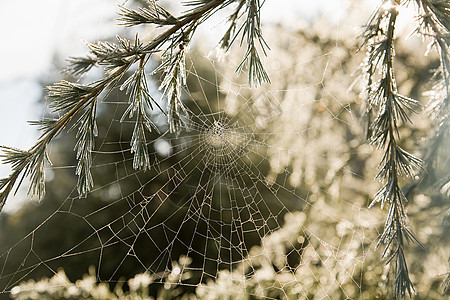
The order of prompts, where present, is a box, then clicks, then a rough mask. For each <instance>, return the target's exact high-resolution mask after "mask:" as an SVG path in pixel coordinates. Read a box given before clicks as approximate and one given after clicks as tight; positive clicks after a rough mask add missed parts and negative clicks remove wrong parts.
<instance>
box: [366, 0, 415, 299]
mask: <svg viewBox="0 0 450 300" xmlns="http://www.w3.org/2000/svg"><path fill="white" fill-rule="evenodd" d="M388 4H391V5H388ZM399 4H400V3H399V1H384V2H383V5H382V6H380V7H379V8H378V10H377V11H376V13H375V14H373V15H372V17H371V18H370V20H369V23H368V25H367V26H366V30H365V32H364V35H363V37H364V44H369V46H368V50H369V51H368V61H367V68H366V71H367V73H368V82H369V83H370V86H369V87H368V91H369V94H368V99H367V101H368V104H367V105H366V107H367V108H368V109H367V112H368V113H369V114H374V113H376V118H375V119H374V120H373V121H371V124H370V141H371V143H372V144H375V145H377V147H378V148H381V149H384V155H383V158H382V160H381V162H380V170H379V172H378V174H377V176H376V178H377V179H380V180H382V181H384V182H385V185H384V186H383V187H382V188H381V189H380V190H379V191H378V193H377V194H376V195H375V198H374V200H373V201H372V203H371V204H370V205H369V207H372V206H373V205H375V204H376V203H378V202H380V203H381V207H382V208H383V207H384V206H385V205H386V204H388V205H389V206H390V208H389V213H388V216H387V219H386V223H385V226H384V231H383V233H382V235H381V237H380V240H379V243H378V245H380V244H384V245H385V246H384V251H383V254H382V256H383V257H385V256H389V259H388V261H387V264H393V265H394V268H393V269H394V273H395V286H394V294H395V297H396V298H402V299H403V298H404V297H405V295H406V292H407V293H408V294H409V295H410V296H411V294H412V293H413V292H414V287H413V284H412V282H411V280H410V278H409V273H408V267H407V263H406V258H405V252H404V249H405V245H404V240H406V241H407V242H417V243H419V244H420V242H419V241H418V239H417V238H416V237H415V236H414V234H413V233H412V232H411V231H410V230H409V229H408V228H407V224H406V212H405V203H406V202H407V198H406V197H405V195H404V194H403V192H402V190H401V187H400V184H399V179H400V178H399V177H400V176H412V175H413V170H414V169H415V168H418V167H420V165H421V160H420V159H418V158H416V157H415V156H413V155H412V154H410V153H408V152H406V151H405V150H403V149H402V148H401V147H400V146H398V139H399V126H400V123H408V122H410V119H409V116H408V115H409V113H410V112H411V111H412V109H413V106H414V105H416V103H417V101H415V100H413V99H410V98H408V97H405V96H403V95H400V94H399V93H398V91H397V85H396V81H395V75H394V68H393V57H394V53H395V51H394V36H395V23H396V19H397V15H398V11H397V6H398V5H399ZM377 71H378V72H377ZM377 74H381V75H380V78H379V79H378V80H375V79H376V78H375V77H376V76H377ZM368 119H369V120H372V118H370V116H369V118H368Z"/></svg>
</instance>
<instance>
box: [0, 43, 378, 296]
mask: <svg viewBox="0 0 450 300" xmlns="http://www.w3.org/2000/svg"><path fill="white" fill-rule="evenodd" d="M269 35H270V34H269ZM299 39H300V40H299V41H294V42H292V45H290V46H289V47H296V45H298V44H299V43H300V42H301V39H305V37H301V38H299ZM305 49H306V50H305V53H306V55H305V56H304V57H302V58H301V59H300V60H297V61H292V60H289V58H286V57H283V59H281V58H280V59H278V60H277V59H276V58H275V57H272V58H269V59H268V65H269V66H268V70H269V74H270V76H271V78H272V79H273V81H274V82H273V83H272V85H270V86H263V87H260V88H257V89H252V88H249V87H248V86H247V85H246V84H245V83H244V82H245V79H242V78H240V77H239V78H236V75H235V74H234V70H235V69H236V65H235V62H236V61H238V60H236V59H234V58H232V57H226V58H225V59H226V61H225V62H218V61H216V60H214V59H211V58H206V57H205V56H204V55H200V54H198V53H197V54H196V55H193V56H189V57H188V65H189V67H188V85H187V88H186V90H185V93H184V100H183V101H184V105H185V107H186V111H187V114H186V115H185V116H184V117H183V122H184V129H183V130H182V131H181V132H180V133H171V132H169V130H168V126H167V121H166V117H165V115H164V114H162V113H160V112H157V111H153V112H149V113H150V114H151V115H152V119H153V121H154V122H155V124H156V126H157V127H158V128H159V129H160V131H161V133H156V132H152V133H148V149H149V152H150V157H151V161H152V164H151V166H150V167H149V169H148V170H135V169H133V167H132V165H133V155H132V154H131V151H130V146H129V145H130V141H131V131H132V128H133V126H134V122H133V120H129V119H127V120H126V121H125V122H120V120H121V117H122V114H123V112H124V110H125V109H126V107H127V105H128V104H127V102H126V97H125V96H124V95H123V94H121V92H120V91H119V89H114V91H113V92H112V93H111V95H110V96H109V97H108V98H107V99H106V100H105V101H103V103H102V104H101V105H100V107H102V108H100V109H99V119H100V118H105V119H107V120H109V121H106V122H103V123H104V124H103V123H102V124H100V125H99V132H100V133H99V134H100V136H99V137H98V138H97V139H96V144H97V147H96V149H95V151H94V153H93V156H94V161H93V170H92V171H93V174H94V180H95V182H96V187H95V188H94V190H93V191H92V192H91V193H90V194H89V195H88V197H87V198H86V199H84V198H82V199H80V198H78V197H77V195H76V194H75V192H74V191H72V192H71V193H70V194H69V196H67V197H66V198H65V200H63V201H59V202H58V201H57V206H56V208H55V209H54V211H53V213H51V214H50V215H48V216H47V217H45V218H43V219H42V220H41V221H39V222H38V226H36V227H35V228H34V229H32V230H31V232H29V233H25V234H23V235H22V236H17V237H16V238H15V240H16V243H15V244H14V245H13V246H11V247H9V248H7V249H6V250H4V251H3V252H2V255H1V257H0V268H1V271H0V284H1V286H0V289H1V291H2V293H4V294H9V293H11V291H12V292H15V293H17V292H18V290H17V288H16V290H14V289H15V287H16V286H17V285H18V284H19V283H20V282H22V281H23V280H27V279H28V278H32V277H35V278H36V276H43V274H46V276H52V275H54V276H56V277H57V276H59V274H60V273H59V271H58V269H59V268H60V267H64V269H65V270H66V271H69V269H70V268H71V266H75V265H76V266H77V267H79V268H81V269H84V270H85V271H84V272H86V271H87V269H88V267H89V265H94V266H95V274H96V276H97V278H96V279H97V280H98V281H101V282H108V283H111V284H113V283H117V282H125V281H126V280H124V279H123V277H124V276H125V275H127V276H133V275H136V274H139V273H145V274H148V276H149V278H150V280H151V282H152V283H151V286H152V287H154V288H156V289H161V288H164V289H166V290H169V291H171V292H172V296H173V297H175V296H177V293H180V292H179V290H177V288H178V287H181V288H183V291H184V292H186V291H190V292H193V291H195V292H196V293H197V295H198V296H204V297H208V296H211V295H216V296H217V295H219V296H220V295H222V294H221V293H223V295H226V293H231V294H232V295H234V296H236V297H239V296H242V295H245V294H248V295H251V296H255V297H262V298H267V299H277V298H280V297H286V298H287V297H288V295H293V294H297V295H298V297H299V298H304V299H316V298H317V299H319V298H320V299H321V298H334V297H336V296H337V295H338V296H340V297H355V295H361V294H362V292H363V290H364V289H363V277H364V269H365V264H366V260H367V258H368V255H369V254H370V255H372V256H377V254H376V253H373V252H371V250H373V249H370V248H373V247H372V244H373V241H374V239H375V238H376V236H377V232H376V230H375V229H374V226H375V225H376V224H379V222H380V219H379V215H378V214H377V211H376V210H373V211H370V212H369V211H368V210H367V209H366V208H365V207H366V203H365V201H366V198H365V197H364V196H362V195H361V194H358V193H359V192H360V191H358V189H357V188H356V187H355V185H358V184H360V183H361V182H363V175H361V174H359V173H358V172H356V171H354V170H353V168H352V167H351V166H349V162H351V159H350V158H349V157H343V156H345V155H354V154H355V155H356V149H357V147H356V146H355V145H353V146H352V145H351V144H352V143H353V144H354V139H350V140H351V141H353V142H351V141H348V136H347V137H346V136H345V135H346V134H347V135H349V133H348V129H345V128H346V127H348V126H354V124H355V123H356V121H357V120H356V118H355V117H354V113H353V112H352V110H351V103H350V100H348V99H341V98H339V97H338V96H335V95H334V94H333V93H331V91H330V90H334V89H335V86H333V85H332V84H330V87H329V88H328V84H329V83H328V82H329V81H331V82H333V80H335V79H336V77H337V78H339V76H340V74H334V73H330V68H333V66H334V68H335V69H337V70H342V71H343V70H344V67H343V66H342V57H344V56H346V54H345V53H342V49H341V48H340V46H339V45H338V44H336V43H335V44H334V45H332V46H331V50H330V51H326V50H324V49H319V51H320V52H317V51H315V50H314V49H313V48H311V49H310V50H311V51H309V52H308V51H307V48H306V47H305ZM313 50H314V51H313ZM299 70H301V71H299ZM333 70H334V69H333ZM148 72H149V73H150V72H151V70H148ZM299 72H300V73H301V72H303V73H301V74H303V75H301V76H299V79H298V80H297V81H296V80H292V79H289V76H287V74H299ZM343 72H344V71H343ZM244 77H245V76H244ZM277 78H284V79H286V78H288V82H289V80H290V83H289V84H287V85H286V84H283V83H282V82H281V81H279V80H277ZM149 84H151V85H152V86H155V85H156V83H154V82H149ZM342 85H345V84H344V83H343V84H342ZM347 87H348V85H346V86H345V87H343V89H346V88H347ZM341 89H342V87H341ZM155 93H156V92H155ZM155 98H156V97H155ZM99 122H100V121H99ZM343 128H344V129H343ZM319 137H320V138H319ZM342 141H347V144H349V145H346V146H345V147H344V146H339V145H340V143H341V142H342ZM336 145H337V146H336ZM55 147H56V148H58V147H57V146H55ZM59 147H60V148H63V146H59ZM57 150H58V149H56V150H55V152H56V151H57ZM346 151H350V152H347V154H345V153H346ZM351 151H355V152H351ZM56 160H57V159H56ZM49 168H50V170H52V172H54V174H55V176H56V177H59V176H67V174H68V173H73V170H74V168H75V163H71V164H68V165H66V166H59V167H58V166H57V165H56V164H54V166H53V167H49ZM71 180H73V179H71ZM70 182H72V181H70V180H69V183H70ZM67 185H68V186H69V184H67ZM49 187H50V189H51V183H49ZM50 193H52V192H51V191H50ZM55 194H56V195H59V194H60V193H59V194H58V193H57V192H55ZM355 195H356V196H355ZM44 203H45V200H44ZM66 224H67V226H68V228H67V226H66ZM58 227H61V230H58ZM51 231H55V232H58V234H59V235H57V236H55V235H51V237H48V235H49V234H48V233H49V232H51ZM71 231H74V232H78V233H79V234H78V235H75V234H73V235H72V234H71ZM65 239H69V241H67V240H65ZM45 243H50V244H58V243H61V247H60V248H59V250H58V251H59V252H58V253H57V254H55V252H54V251H53V252H51V251H46V249H45V247H42V246H37V245H42V244H45ZM53 248H54V246H53ZM23 249H26V251H24V250H23ZM77 275H78V277H77V278H71V279H72V280H73V281H74V280H76V279H78V278H81V276H80V275H81V274H77ZM72 276H75V275H72ZM59 284H60V285H61V284H62V285H64V283H61V282H59ZM66 284H67V285H71V284H70V283H69V282H67V283H66ZM230 290H231V292H230ZM211 297H212V296H211Z"/></svg>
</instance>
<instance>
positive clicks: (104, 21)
mask: <svg viewBox="0 0 450 300" xmlns="http://www.w3.org/2000/svg"><path fill="white" fill-rule="evenodd" d="M124 2H126V1H125V0H39V1H36V0H21V1H1V2H0V36H1V37H2V46H1V47H0V55H1V57H2V59H3V60H2V68H1V69H0V103H1V108H2V109H1V110H0V145H6V146H12V147H18V148H21V149H28V148H30V146H32V145H33V144H34V142H35V141H36V139H37V137H38V135H37V133H36V131H35V129H34V128H33V127H31V126H29V125H28V123H27V121H28V120H37V119H39V117H40V115H41V106H40V105H38V104H37V101H38V100H39V99H40V97H41V95H42V87H41V85H40V83H39V81H45V79H46V74H47V72H48V70H49V69H50V67H51V66H52V59H53V57H54V55H55V54H56V53H58V55H60V56H61V57H68V56H79V55H83V54H85V47H84V45H83V43H82V42H81V40H87V41H95V40H98V39H104V38H107V37H111V36H114V35H115V33H117V32H118V30H121V29H120V28H119V27H118V26H115V25H114V24H115V23H116V21H115V20H114V18H115V17H116V15H115V13H116V11H117V4H123V3H124ZM286 7H288V8H289V9H288V10H286V9H285V8H286ZM340 7H341V1H340V0H316V1H301V0H266V3H265V5H264V7H263V11H262V17H263V21H264V22H270V23H272V22H279V21H280V20H283V21H287V22H292V24H296V22H298V20H300V19H311V18H314V16H317V15H319V14H320V13H323V12H325V13H326V12H331V13H332V12H336V11H339V8H340ZM281 8H283V9H281ZM269 12H270V13H269ZM299 16H301V17H299ZM222 18H223V17H222ZM333 22H336V20H334V21H333ZM128 30H133V29H128ZM211 30H212V31H211V32H213V30H214V29H211ZM213 35H214V34H213ZM215 38H216V37H215ZM8 174H9V167H7V166H1V165H0V178H2V177H6V176H7V175H8ZM9 202H12V201H9Z"/></svg>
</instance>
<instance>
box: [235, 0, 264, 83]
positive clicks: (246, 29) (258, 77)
mask: <svg viewBox="0 0 450 300" xmlns="http://www.w3.org/2000/svg"><path fill="white" fill-rule="evenodd" d="M246 3H247V7H246V13H247V20H246V21H245V23H244V24H243V25H242V26H241V28H240V29H239V31H238V33H237V34H236V36H237V35H238V34H239V32H241V31H242V39H241V45H242V43H243V41H244V39H245V40H246V41H247V51H246V52H245V54H244V58H243V60H242V62H241V63H240V64H239V66H238V68H237V70H236V72H238V73H240V72H242V71H243V70H244V69H245V68H248V82H249V83H250V84H254V85H256V86H258V85H261V84H262V83H264V82H267V83H270V79H269V75H268V74H267V72H266V70H265V69H264V66H263V64H262V62H261V59H260V56H259V53H258V45H259V47H260V48H261V50H262V52H263V54H264V55H266V49H269V46H268V45H267V43H266V41H265V40H264V38H263V36H262V30H261V20H260V9H261V6H262V4H261V3H260V1H259V0H250V1H247V2H246Z"/></svg>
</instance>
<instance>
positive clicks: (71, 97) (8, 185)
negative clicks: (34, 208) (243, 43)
mask: <svg viewBox="0 0 450 300" xmlns="http://www.w3.org/2000/svg"><path fill="white" fill-rule="evenodd" d="M233 2H235V0H203V1H191V2H190V5H191V6H192V8H191V9H189V10H188V11H187V12H185V13H184V14H183V15H181V16H180V17H178V18H175V17H173V16H172V15H171V14H170V13H169V12H167V11H166V10H164V9H163V8H162V7H160V6H158V5H157V4H156V2H155V1H150V2H149V6H148V8H141V9H138V10H132V9H127V8H124V7H121V9H120V15H121V18H120V19H119V20H120V21H122V24H123V25H125V26H133V25H138V24H144V23H145V24H147V23H150V24H156V25H158V26H170V27H169V28H168V29H167V30H165V31H164V32H163V33H161V34H160V35H159V36H157V37H156V38H155V39H154V40H152V41H150V42H149V43H147V44H145V45H144V44H142V43H141V42H140V41H139V39H138V38H137V37H136V40H135V41H134V42H131V41H129V40H127V39H124V38H121V37H119V36H118V37H117V40H118V44H115V43H110V42H97V43H92V44H90V43H88V44H87V47H88V49H89V52H90V53H89V55H88V56H86V57H81V58H71V59H70V60H69V65H68V67H67V68H66V72H67V73H69V74H72V75H82V74H83V73H85V72H88V71H89V70H90V69H92V67H95V66H104V67H105V77H104V78H103V79H101V80H98V81H95V82H92V83H89V84H79V83H71V82H68V81H64V80H63V81H61V82H59V83H56V84H54V85H52V86H49V87H48V88H47V91H48V95H47V98H48V99H49V100H50V102H51V103H50V105H49V106H50V107H51V108H52V111H53V112H55V113H58V114H59V115H61V117H59V118H58V119H56V120H50V119H44V120H41V121H39V122H35V123H34V124H35V125H38V126H39V129H40V131H41V136H40V138H39V140H38V142H37V143H36V144H35V145H34V146H33V147H32V148H31V149H30V150H29V151H22V150H17V149H12V148H7V147H3V148H2V149H3V154H2V156H1V157H3V162H4V163H6V164H11V165H12V173H11V175H10V176H9V177H7V178H3V179H0V210H1V208H2V207H3V205H4V203H5V201H6V199H7V197H8V195H9V194H10V193H11V191H12V190H13V187H14V186H15V185H16V184H17V186H18V187H19V186H20V184H21V183H22V180H23V179H24V178H25V177H29V178H30V180H31V185H30V189H29V194H30V195H31V196H33V195H37V196H38V197H39V199H41V198H42V197H43V196H44V191H45V180H44V164H45V162H46V161H47V162H48V158H47V154H46V149H47V147H48V145H49V144H50V142H51V141H52V140H53V139H54V138H55V137H56V136H58V134H59V133H60V132H61V131H63V130H64V129H65V128H66V127H67V125H68V124H69V123H70V121H71V120H72V119H73V118H78V119H77V121H76V122H75V124H74V125H73V126H72V128H77V134H76V137H77V143H76V145H75V150H76V157H77V160H78V164H77V168H76V174H77V175H78V184H77V189H78V192H79V195H80V196H85V195H86V194H87V193H88V192H89V191H90V189H91V188H92V187H93V179H92V175H91V172H90V169H91V166H92V157H91V152H92V150H93V147H94V138H95V136H96V135H97V127H96V123H95V118H96V108H97V100H98V97H99V96H100V95H101V94H102V93H103V92H106V93H105V94H106V95H107V94H108V91H110V90H111V88H112V87H114V86H115V85H116V84H117V83H118V82H119V81H120V80H121V78H123V77H124V76H125V74H126V72H127V71H128V70H129V68H130V67H131V66H132V65H134V64H135V63H137V62H139V67H138V69H137V71H136V72H135V73H134V74H133V75H132V76H130V77H129V78H128V80H126V81H125V83H124V84H123V85H122V88H124V89H126V90H127V94H128V95H129V103H130V105H129V107H128V109H127V110H126V112H125V114H124V116H123V118H122V120H123V119H124V117H125V116H129V117H130V118H131V117H133V116H134V115H135V116H136V123H135V130H134V132H133V137H132V141H131V151H132V152H133V153H134V160H133V166H134V167H135V168H143V169H146V168H147V167H148V166H149V165H150V162H149V155H148V150H147V148H146V147H147V143H146V138H145V129H147V130H151V128H153V129H157V128H156V127H155V126H154V125H153V123H152V122H151V120H150V118H149V117H148V116H147V112H146V109H153V104H155V105H156V106H158V104H157V102H156V101H154V100H153V98H152V97H151V96H150V93H149V91H148V86H147V83H146V79H145V73H144V67H145V64H146V62H147V61H148V60H149V57H150V56H151V55H152V54H153V53H155V52H158V51H161V50H163V62H162V63H161V66H160V67H159V68H157V70H160V71H162V74H163V80H162V83H161V89H163V90H164V92H163V94H164V96H165V97H167V98H168V101H169V105H168V119H169V124H170V129H171V131H177V130H179V129H180V128H181V120H182V118H181V112H182V111H183V104H182V102H181V87H182V86H183V85H185V84H186V79H185V76H186V74H185V47H186V46H187V45H188V44H189V42H190V40H191V38H192V35H193V33H194V32H195V29H196V28H197V26H198V25H199V24H201V23H202V22H204V21H205V20H206V19H207V18H209V17H210V16H211V15H212V14H213V13H215V12H216V11H217V10H219V9H222V8H224V7H226V6H228V5H229V4H231V3H233ZM258 22H259V21H258ZM258 24H259V23H258ZM164 47H166V48H165V49H164ZM158 108H159V109H161V108H160V107H159V106H158ZM72 128H71V129H72ZM18 187H17V188H18Z"/></svg>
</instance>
